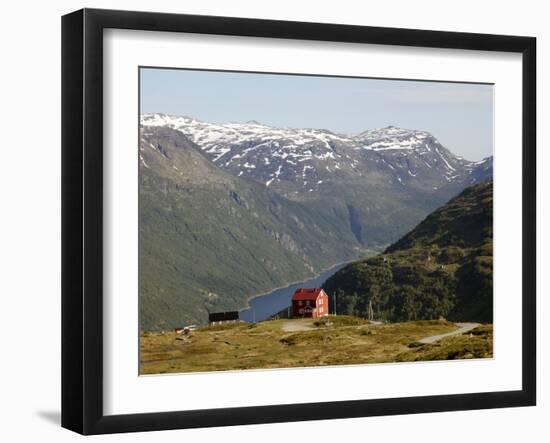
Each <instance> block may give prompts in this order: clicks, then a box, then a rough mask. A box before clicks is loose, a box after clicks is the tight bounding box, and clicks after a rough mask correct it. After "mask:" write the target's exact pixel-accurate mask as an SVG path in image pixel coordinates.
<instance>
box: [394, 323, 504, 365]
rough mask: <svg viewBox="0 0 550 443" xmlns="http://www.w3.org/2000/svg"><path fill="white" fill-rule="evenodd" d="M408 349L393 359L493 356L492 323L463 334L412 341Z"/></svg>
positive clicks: (450, 358) (444, 358) (453, 358)
mask: <svg viewBox="0 0 550 443" xmlns="http://www.w3.org/2000/svg"><path fill="white" fill-rule="evenodd" d="M409 348H411V349H409V350H408V351H405V352H403V353H401V354H398V355H397V356H395V361H425V360H456V359H467V358H491V357H492V356H493V325H491V324H487V325H482V326H479V327H477V328H476V329H474V330H473V331H470V332H466V333H465V334H461V335H455V336H452V337H447V338H444V339H442V340H439V341H437V342H435V343H430V344H425V345H423V344H422V343H418V342H413V343H411V344H410V345H409Z"/></svg>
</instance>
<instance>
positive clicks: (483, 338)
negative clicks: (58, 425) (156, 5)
mask: <svg viewBox="0 0 550 443" xmlns="http://www.w3.org/2000/svg"><path fill="white" fill-rule="evenodd" d="M535 48H536V42H535V39H534V38H531V37H516V36H497V35H484V34H464V33H452V32H438V31H421V30H410V29H389V28H374V27H359V26H349V25H339V24H320V23H299V22H282V21H271V20H256V19H243V18H229V17H208V16H190V15H175V14H159V13H146V12H125V11H108V10H90V9H85V10H81V11H77V12H74V13H72V14H69V15H66V16H64V17H63V21H62V56H63V66H62V76H63V78H62V86H63V94H62V108H63V111H62V122H63V127H62V140H63V146H62V160H63V165H62V172H63V214H62V219H63V229H62V230H63V235H62V237H63V247H62V250H63V294H62V297H63V299H62V308H63V312H62V321H63V324H62V335H63V337H62V345H63V346H62V359H63V361H62V372H63V373H62V380H63V383H62V425H63V426H64V427H66V428H69V429H72V430H74V431H77V432H80V433H83V434H100V433H114V432H130V431H147V430H160V429H177V428H190V427H207V426H227V425H238V424H252V423H272V422H282V421H301V420H318V419H329V418H345V417H360V416H375V415H388V414H409V413H422V412H433V411H453V410H464V409H482V408H497V407H512V406H528V405H534V404H535V401H536V373H535V368H536V354H535V350H536V337H535V331H536V324H535V320H536V316H535V300H536V293H535V291H536V288H535V257H536V252H535V246H536V229H535V228H536V222H535V220H536V218H535V202H536V198H535V195H536V189H535V169H536V168H535V131H536V126H535V110H536V106H535V72H536V70H535V59H536V53H535ZM450 380H452V382H451V381H450Z"/></svg>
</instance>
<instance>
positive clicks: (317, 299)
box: [292, 288, 329, 318]
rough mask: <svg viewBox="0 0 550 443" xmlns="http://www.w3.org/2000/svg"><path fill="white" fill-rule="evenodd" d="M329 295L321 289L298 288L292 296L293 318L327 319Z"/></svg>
mask: <svg viewBox="0 0 550 443" xmlns="http://www.w3.org/2000/svg"><path fill="white" fill-rule="evenodd" d="M328 314H329V312H328V295H327V294H326V292H325V291H323V290H322V289H321V288H298V289H296V292H294V295H293V296H292V316H293V317H313V318H317V317H327V316H328Z"/></svg>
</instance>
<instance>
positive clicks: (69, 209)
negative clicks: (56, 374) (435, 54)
mask: <svg viewBox="0 0 550 443" xmlns="http://www.w3.org/2000/svg"><path fill="white" fill-rule="evenodd" d="M108 28H118V29H132V30H147V31H171V32H192V33H199V34H217V35H226V36H249V37H268V38H279V39H301V40H316V41H326V42H329V41H331V42H353V43H369V44H377V45H398V46H416V47H429V48H454V49H469V50H480V51H503V52H511V53H520V54H522V66H523V80H522V81H523V85H522V88H523V97H522V107H523V108H522V131H523V135H522V154H523V165H522V167H523V168H522V170H523V178H522V182H523V189H522V194H523V203H522V204H523V214H522V220H523V233H522V241H523V245H522V248H523V257H522V263H523V267H522V288H523V293H522V314H521V315H522V359H523V360H522V389H521V390H517V391H505V392H479V393H470V394H458V395H435V396H420V397H403V398H392V399H371V400H357V401H332V402H323V403H308V404H284V405H266V406H260V407H237V408H224V409H208V410H190V411H170V412H160V413H142V414H131V415H108V416H106V415H104V413H103V406H102V405H103V336H102V327H103V318H102V315H103V299H102V284H103V275H102V269H103V227H102V223H103V209H102V206H103V198H102V193H103V184H102V178H103V166H102V165H103V148H102V137H103V111H102V109H103V88H102V84H103V78H102V77H103V38H102V37H103V30H104V29H108ZM535 87H536V39H535V38H533V37H517V36H504V35H485V34H471V33H456V32H441V31H423V30H412V29H391V28H378V27H364V26H349V25H339V24H320V23H302V22H287V21H275V20H257V19H244V18H231V17H211V16H197V15H177V14H164V13H150V12H127V11H110V10H97V9H83V10H80V11H76V12H73V13H71V14H68V15H65V16H64V17H63V18H62V426H63V427H65V428H68V429H71V430H73V431H76V432H79V433H82V434H105V433H116V432H133V431H152V430H162V429H179V428H195V427H212V426H229V425H241V424H257V423H274V422H290V421H303V420H320V419H333V418H348V417H363V416H380V415H393V414H413V413H425V412H437V411H458V410H468V409H487V408H502V407H515V406H531V405H535V404H536V315H535V314H536V275H535V273H536V270H535V268H536V119H535V115H536V89H535Z"/></svg>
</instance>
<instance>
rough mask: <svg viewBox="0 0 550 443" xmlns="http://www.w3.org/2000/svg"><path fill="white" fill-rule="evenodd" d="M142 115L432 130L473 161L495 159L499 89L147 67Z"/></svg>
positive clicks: (343, 129)
mask: <svg viewBox="0 0 550 443" xmlns="http://www.w3.org/2000/svg"><path fill="white" fill-rule="evenodd" d="M140 100H141V112H163V113H167V114H175V115H187V116H190V117H194V118H198V119H199V120H203V121H206V122H211V123H228V122H244V121H248V120H257V121H259V122H261V123H264V124H267V125H271V126H278V127H293V128H319V129H320V128H322V129H329V130H331V131H334V132H339V133H345V134H355V133H358V132H361V131H364V130H366V129H372V128H379V127H384V126H388V125H393V126H399V127H403V128H409V129H420V130H424V131H429V132H431V133H432V134H433V135H434V136H436V137H437V138H438V139H439V141H440V142H441V143H442V144H443V145H444V146H446V147H447V148H448V149H450V150H451V151H452V152H454V153H455V154H458V155H461V156H463V157H464V158H466V159H468V160H480V159H481V158H483V157H486V156H488V155H492V149H493V86H491V85H477V84H464V83H435V82H418V81H402V80H399V81H397V80H378V79H363V78H361V79H352V78H342V77H312V76H297V75H271V74H246V73H234V72H209V71H191V70H175V69H150V68H147V69H141V93H140Z"/></svg>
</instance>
